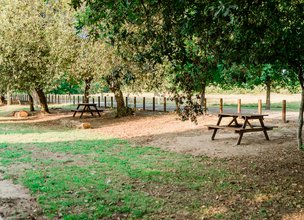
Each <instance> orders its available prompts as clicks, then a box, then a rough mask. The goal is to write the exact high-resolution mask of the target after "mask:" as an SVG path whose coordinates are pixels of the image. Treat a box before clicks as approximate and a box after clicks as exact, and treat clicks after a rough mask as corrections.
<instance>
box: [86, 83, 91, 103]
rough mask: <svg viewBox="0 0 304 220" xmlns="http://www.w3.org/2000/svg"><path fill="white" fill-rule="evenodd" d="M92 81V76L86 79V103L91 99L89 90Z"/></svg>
mask: <svg viewBox="0 0 304 220" xmlns="http://www.w3.org/2000/svg"><path fill="white" fill-rule="evenodd" d="M91 82H92V79H91V78H89V79H86V80H85V87H84V103H89V101H90V98H89V95H90V93H89V91H90V88H91Z"/></svg>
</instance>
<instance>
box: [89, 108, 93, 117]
mask: <svg viewBox="0 0 304 220" xmlns="http://www.w3.org/2000/svg"><path fill="white" fill-rule="evenodd" d="M88 110H89V111H90V113H91V115H92V117H94V114H93V112H92V110H91V108H90V106H88Z"/></svg>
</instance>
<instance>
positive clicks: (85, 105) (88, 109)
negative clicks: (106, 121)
mask: <svg viewBox="0 0 304 220" xmlns="http://www.w3.org/2000/svg"><path fill="white" fill-rule="evenodd" d="M81 107H82V108H81ZM91 107H92V108H93V109H92V108H91ZM71 111H72V112H74V114H73V117H75V115H76V113H77V112H80V113H81V114H80V118H81V117H82V115H83V113H85V112H89V113H91V115H92V116H93V117H94V114H93V113H94V112H96V113H97V114H98V116H99V117H101V115H100V112H103V110H102V109H97V106H96V104H90V103H81V104H78V106H77V109H76V110H71Z"/></svg>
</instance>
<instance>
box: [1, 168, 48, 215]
mask: <svg viewBox="0 0 304 220" xmlns="http://www.w3.org/2000/svg"><path fill="white" fill-rule="evenodd" d="M37 207H38V206H37V203H36V201H35V199H33V198H32V197H31V195H30V192H29V190H27V189H26V188H25V187H23V186H21V185H17V184H14V183H13V182H12V181H11V180H6V179H4V178H3V175H2V174H1V173H0V220H9V219H12V220H13V219H14V220H15V219H44V218H43V217H39V210H38V208H37Z"/></svg>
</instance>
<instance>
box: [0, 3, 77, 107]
mask: <svg viewBox="0 0 304 220" xmlns="http://www.w3.org/2000/svg"><path fill="white" fill-rule="evenodd" d="M0 7H1V15H0V22H1V26H0V50H1V54H0V56H1V59H0V66H1V74H2V78H3V79H4V78H9V80H7V83H8V84H7V85H9V87H10V88H17V89H23V90H27V91H30V90H35V91H36V92H37V94H38V96H39V100H40V103H41V110H42V111H43V112H49V110H48V106H47V102H46V98H45V95H44V91H45V90H46V89H49V88H52V86H53V83H54V81H55V80H56V79H58V78H60V76H61V75H60V74H61V70H62V69H64V68H65V67H66V64H67V61H68V60H69V59H68V58H69V56H70V51H69V50H67V46H66V45H69V44H67V40H68V39H69V37H70V36H71V33H72V32H71V28H72V27H71V21H72V17H71V16H68V14H69V8H68V5H67V2H63V1H48V2H43V1H39V0H35V1H28V0H25V1H18V0H12V1H8V0H1V1H0Z"/></svg>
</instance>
